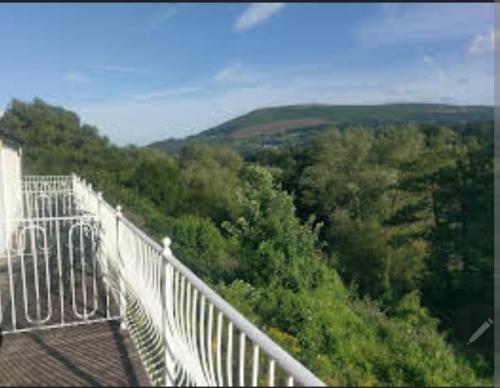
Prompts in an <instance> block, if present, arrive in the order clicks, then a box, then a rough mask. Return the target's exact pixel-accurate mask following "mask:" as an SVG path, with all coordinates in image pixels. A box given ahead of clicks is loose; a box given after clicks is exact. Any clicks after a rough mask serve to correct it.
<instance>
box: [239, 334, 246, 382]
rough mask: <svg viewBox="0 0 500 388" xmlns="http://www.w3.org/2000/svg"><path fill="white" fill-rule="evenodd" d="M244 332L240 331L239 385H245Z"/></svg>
mask: <svg viewBox="0 0 500 388" xmlns="http://www.w3.org/2000/svg"><path fill="white" fill-rule="evenodd" d="M245 342H246V336H245V333H240V373H239V379H240V387H244V386H245Z"/></svg>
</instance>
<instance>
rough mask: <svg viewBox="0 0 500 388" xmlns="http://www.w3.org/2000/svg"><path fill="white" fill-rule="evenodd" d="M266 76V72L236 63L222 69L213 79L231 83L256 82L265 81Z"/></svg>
mask: <svg viewBox="0 0 500 388" xmlns="http://www.w3.org/2000/svg"><path fill="white" fill-rule="evenodd" d="M265 78H266V74H264V73H262V72H260V71H257V70H254V69H250V68H248V67H246V66H243V65H242V64H240V63H236V64H231V65H228V66H226V67H224V68H222V69H220V70H219V71H218V72H217V73H216V74H215V75H214V77H213V78H212V80H213V81H216V82H219V83H229V84H254V83H258V82H261V81H263V80H264V79H265Z"/></svg>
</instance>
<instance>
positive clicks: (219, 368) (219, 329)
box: [217, 311, 224, 386]
mask: <svg viewBox="0 0 500 388" xmlns="http://www.w3.org/2000/svg"><path fill="white" fill-rule="evenodd" d="M223 318H224V317H223V315H222V313H221V312H220V311H219V314H218V315H217V380H218V381H217V384H218V385H219V386H223V385H224V379H223V377H222V354H221V353H222V349H221V347H222V326H223V322H224V321H223Z"/></svg>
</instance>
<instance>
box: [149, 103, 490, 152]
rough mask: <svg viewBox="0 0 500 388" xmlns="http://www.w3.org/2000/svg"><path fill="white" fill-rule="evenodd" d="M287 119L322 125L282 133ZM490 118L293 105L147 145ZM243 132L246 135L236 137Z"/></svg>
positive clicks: (429, 108)
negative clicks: (251, 131)
mask: <svg viewBox="0 0 500 388" xmlns="http://www.w3.org/2000/svg"><path fill="white" fill-rule="evenodd" d="M290 120H309V121H310V120H321V121H323V122H325V123H326V124H325V125H310V126H307V125H306V126H305V127H303V128H300V127H299V128H297V127H296V126H295V127H294V128H293V127H292V128H290V131H288V132H286V133H280V132H283V128H279V125H276V123H279V122H282V121H283V122H284V123H283V126H284V127H285V129H286V125H287V124H286V121H290ZM490 120H493V108H492V107H489V106H456V105H445V104H387V105H295V106H283V107H274V108H264V109H258V110H255V111H252V112H250V113H248V114H246V115H243V116H240V117H237V118H235V119H233V120H229V121H227V122H225V123H223V124H221V125H219V126H216V127H214V128H211V129H208V130H206V131H203V132H201V133H199V134H197V135H193V136H190V137H188V138H186V139H178V140H174V139H168V140H165V141H159V142H156V143H153V144H151V145H150V146H151V147H154V148H160V149H164V150H166V151H168V152H171V153H177V152H179V151H180V149H181V148H182V147H183V146H184V145H185V144H188V143H191V142H207V143H212V142H215V143H222V144H226V145H230V146H234V147H236V148H239V149H240V150H241V149H242V148H243V149H244V148H248V147H256V146H260V145H263V144H266V145H273V144H282V143H284V142H288V141H296V140H307V139H308V138H309V137H310V136H311V135H312V134H313V133H316V132H317V131H318V130H322V129H324V128H327V127H329V126H337V127H339V128H345V127H346V126H356V125H363V126H368V127H378V126H381V125H386V124H400V123H409V122H413V123H435V124H458V123H463V122H466V121H469V122H471V121H490ZM271 123H273V124H275V125H274V128H276V129H275V132H276V133H270V132H268V133H266V134H260V133H256V135H255V136H248V128H250V129H251V127H254V128H258V127H257V126H262V125H266V124H271ZM242 131H246V136H245V138H244V139H241V138H240V136H238V134H239V133H241V132H242Z"/></svg>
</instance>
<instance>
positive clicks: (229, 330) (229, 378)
mask: <svg viewBox="0 0 500 388" xmlns="http://www.w3.org/2000/svg"><path fill="white" fill-rule="evenodd" d="M226 357H227V358H226V372H227V385H228V386H232V385H233V322H231V321H229V323H228V325H227V354H226Z"/></svg>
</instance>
